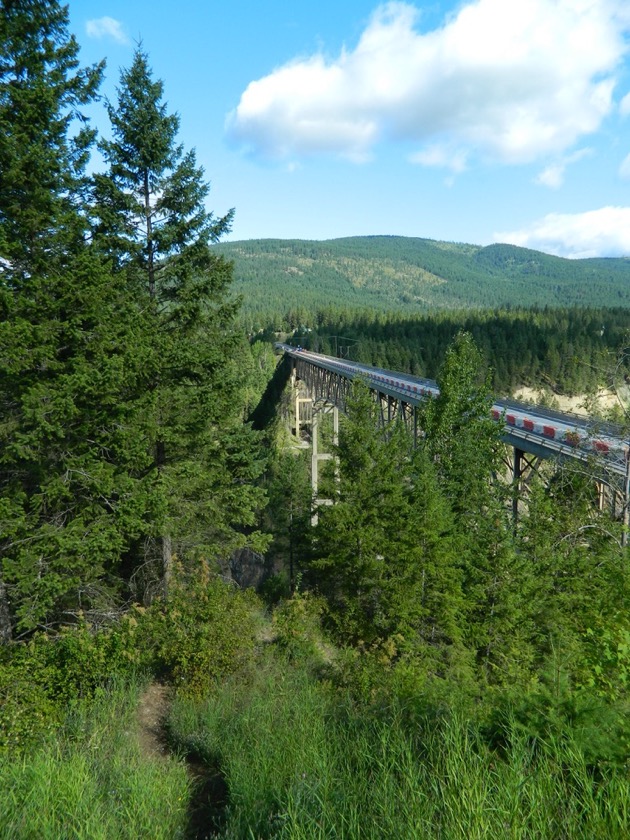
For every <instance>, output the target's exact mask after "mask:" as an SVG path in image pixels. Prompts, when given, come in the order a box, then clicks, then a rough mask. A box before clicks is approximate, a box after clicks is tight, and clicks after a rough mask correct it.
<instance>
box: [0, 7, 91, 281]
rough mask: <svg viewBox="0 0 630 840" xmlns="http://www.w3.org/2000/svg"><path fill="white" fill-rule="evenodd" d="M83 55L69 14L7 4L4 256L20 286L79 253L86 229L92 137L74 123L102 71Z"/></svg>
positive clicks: (2, 42)
mask: <svg viewBox="0 0 630 840" xmlns="http://www.w3.org/2000/svg"><path fill="white" fill-rule="evenodd" d="M78 55H79V45H78V43H77V42H76V40H75V38H74V37H73V36H71V35H69V34H68V9H67V7H66V6H62V5H61V4H60V3H59V2H57V0H51V2H47V3H42V2H41V0H19V2H8V3H3V4H2V8H1V9H0V137H1V138H2V140H1V141H0V256H2V257H3V258H4V259H5V260H8V261H9V264H10V274H11V275H13V276H14V277H19V278H21V279H22V280H24V279H25V278H26V277H27V276H28V275H31V274H33V273H34V272H39V271H41V270H42V269H44V268H45V266H46V265H47V264H48V263H49V262H50V261H51V259H52V260H58V259H61V260H63V254H64V253H67V252H69V251H72V250H76V249H77V248H78V247H79V246H80V242H81V239H82V236H83V232H84V229H85V223H84V221H82V220H81V218H80V216H79V214H77V212H76V205H75V202H74V196H75V195H76V194H77V193H78V192H79V191H80V190H81V188H82V184H83V169H84V166H85V163H86V161H87V158H88V156H89V148H90V145H91V144H92V142H93V140H94V132H92V131H90V130H89V128H88V125H87V121H84V120H81V121H75V117H76V115H77V114H78V113H79V111H80V109H81V108H82V107H83V106H85V105H86V104H88V103H89V102H91V101H93V100H94V99H95V97H96V95H97V90H98V86H99V84H100V80H101V77H102V74H103V69H104V63H101V64H100V65H95V66H93V67H89V68H85V69H80V68H79V61H78ZM77 126H78V127H79V128H78V130H76V128H77ZM75 130H76V133H73V132H74V131H75ZM7 269H8V265H4V266H3V274H4V277H3V280H0V287H1V286H2V285H3V281H4V280H6V275H7Z"/></svg>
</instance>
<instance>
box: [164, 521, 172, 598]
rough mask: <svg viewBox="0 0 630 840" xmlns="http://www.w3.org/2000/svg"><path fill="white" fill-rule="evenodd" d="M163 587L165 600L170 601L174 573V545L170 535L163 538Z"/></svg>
mask: <svg viewBox="0 0 630 840" xmlns="http://www.w3.org/2000/svg"><path fill="white" fill-rule="evenodd" d="M161 541H162V587H163V593H164V600H165V601H166V600H168V596H169V589H170V585H171V576H172V573H173V545H172V541H171V537H170V535H169V534H165V535H164V536H163V537H162V540H161Z"/></svg>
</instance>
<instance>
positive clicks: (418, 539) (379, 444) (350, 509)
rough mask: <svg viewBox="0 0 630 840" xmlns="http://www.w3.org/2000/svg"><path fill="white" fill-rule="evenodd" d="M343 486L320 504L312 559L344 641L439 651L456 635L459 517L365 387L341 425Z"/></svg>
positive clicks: (427, 464) (434, 653) (436, 655)
mask: <svg viewBox="0 0 630 840" xmlns="http://www.w3.org/2000/svg"><path fill="white" fill-rule="evenodd" d="M339 466H340V488H339V498H338V500H337V501H336V504H335V505H333V506H332V507H329V508H324V509H322V510H321V512H320V519H319V526H318V528H317V529H316V533H315V539H314V547H315V559H314V560H313V562H312V564H311V565H312V569H313V574H314V579H315V581H316V583H317V585H318V587H319V588H320V589H321V590H322V591H323V592H324V593H325V594H326V596H327V598H328V607H329V615H330V617H331V619H332V622H333V625H334V626H335V627H336V630H337V632H338V634H339V635H340V636H341V638H343V640H344V641H346V642H348V641H349V642H354V643H356V642H361V643H364V644H366V645H370V644H372V643H374V642H380V641H385V640H387V639H394V637H395V642H396V646H397V647H398V649H401V650H405V651H407V652H415V653H418V652H419V651H424V654H425V655H426V654H427V653H431V657H430V658H433V659H436V658H437V659H439V658H440V657H441V656H442V655H443V653H444V651H445V650H446V649H447V648H448V647H450V646H452V645H453V644H454V643H458V642H459V639H460V635H461V632H460V622H461V610H462V601H461V581H460V572H459V570H458V568H457V565H456V564H457V559H458V558H457V554H456V543H455V540H454V530H453V519H452V515H451V512H450V510H449V506H448V504H447V503H446V501H445V499H444V497H443V495H442V493H441V491H440V489H439V487H438V485H437V482H436V478H435V473H434V470H433V465H432V464H431V462H430V461H429V460H428V459H426V457H425V455H424V453H423V452H417V453H415V454H413V455H412V453H411V451H410V437H409V435H408V433H407V432H406V430H405V429H404V427H403V426H402V425H401V424H398V423H395V424H394V425H393V426H392V427H391V428H389V429H387V430H386V431H385V433H384V432H383V429H382V428H379V424H378V423H377V417H376V406H375V404H374V402H373V401H372V398H371V396H370V394H369V392H368V391H367V389H365V388H363V387H356V388H355V389H354V392H353V397H352V399H351V400H350V401H349V403H348V418H347V421H346V422H344V423H343V425H342V428H341V430H340V442H339Z"/></svg>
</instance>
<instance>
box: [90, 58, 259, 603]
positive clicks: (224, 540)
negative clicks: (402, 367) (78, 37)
mask: <svg viewBox="0 0 630 840" xmlns="http://www.w3.org/2000/svg"><path fill="white" fill-rule="evenodd" d="M163 93H164V86H163V83H162V82H161V81H160V80H154V78H153V74H152V71H151V68H150V66H149V62H148V56H147V54H146V53H145V52H144V51H143V50H142V48H141V47H139V48H138V49H137V50H136V52H135V54H134V59H133V63H132V65H131V67H130V68H129V69H125V70H123V71H122V74H121V82H120V87H119V89H118V101H117V103H116V104H112V103H110V104H109V107H108V110H109V115H110V120H111V123H112V135H113V136H112V140H111V141H103V142H102V143H101V149H102V151H103V154H104V157H105V161H106V163H107V164H108V170H107V172H105V173H101V174H99V175H97V176H96V178H95V189H94V197H93V198H94V203H93V208H92V216H93V220H94V227H95V240H96V242H97V244H98V246H99V247H100V248H101V249H102V250H103V251H104V252H105V253H106V254H107V255H108V257H109V258H110V259H111V260H112V261H113V264H114V266H115V268H116V269H117V271H120V272H121V273H122V275H123V276H124V277H125V280H126V283H127V284H128V286H129V288H130V289H131V290H132V291H133V294H134V298H135V303H134V306H135V308H136V309H137V310H140V311H143V312H144V311H146V312H147V313H148V319H149V321H150V335H149V341H150V348H151V359H152V362H153V368H152V371H151V379H150V382H149V384H148V390H149V391H150V393H151V394H152V395H153V403H152V405H151V406H150V409H149V410H150V416H151V418H152V423H153V436H152V439H151V441H150V446H149V449H150V451H151V457H152V465H153V467H154V472H153V476H152V477H153V487H152V492H153V494H154V496H155V497H156V499H158V500H160V503H161V507H160V512H161V514H162V515H161V518H158V517H156V520H155V528H154V535H155V536H156V537H157V540H156V542H155V544H154V545H153V546H150V545H149V546H147V547H148V549H149V551H148V552H147V553H149V555H150V559H151V560H152V561H153V563H154V569H153V570H152V580H151V579H150V580H147V581H146V582H145V588H147V589H148V590H149V591H151V590H152V591H153V592H155V591H156V589H159V588H161V589H162V591H164V592H165V593H167V592H168V582H169V577H170V574H171V571H172V564H173V556H174V554H177V556H178V557H179V558H180V560H182V561H183V560H185V559H186V558H187V557H198V556H205V557H207V556H212V557H213V558H215V559H217V560H219V559H223V558H225V557H227V556H229V554H230V552H231V551H232V550H233V549H234V548H238V547H242V546H243V545H247V544H253V545H256V544H258V545H260V544H261V538H260V535H259V534H257V533H256V531H255V528H254V527H253V526H254V525H255V524H256V516H257V510H258V508H259V507H260V505H261V503H262V501H263V494H262V493H261V492H260V491H259V490H258V489H257V488H256V487H255V486H254V479H256V478H258V476H259V475H260V473H261V471H262V467H263V459H262V457H261V454H260V450H259V442H258V440H257V438H256V437H255V436H254V435H253V434H252V433H251V431H250V430H249V428H248V427H246V426H244V425H243V422H242V420H243V415H244V412H245V411H246V410H247V408H248V406H247V405H246V404H245V403H246V402H249V399H250V397H249V395H248V394H247V392H246V386H247V382H248V380H247V376H248V373H250V374H251V373H252V372H253V368H254V367H255V366H254V364H253V361H252V360H251V357H250V356H249V353H248V352H247V348H246V347H245V346H244V343H243V338H242V336H241V335H239V333H238V332H237V330H236V329H235V325H234V318H235V314H236V311H237V308H238V302H237V301H235V300H233V299H231V298H230V296H229V287H230V284H231V282H232V265H231V263H229V262H228V261H227V260H226V259H225V258H223V257H222V256H221V255H219V254H218V253H216V251H214V250H213V249H212V248H211V247H210V246H211V245H212V244H213V243H216V242H217V241H218V240H219V239H220V238H221V237H222V236H223V235H224V234H225V233H227V232H228V231H229V230H230V226H231V222H232V216H233V212H232V211H230V212H229V213H228V214H226V215H225V216H224V217H222V218H218V219H217V218H214V217H213V215H212V213H210V212H208V211H207V209H206V205H205V199H206V197H207V194H208V192H209V186H208V184H207V183H206V182H205V181H204V178H203V170H202V169H201V168H200V167H198V166H197V164H196V160H195V154H194V152H192V151H191V152H187V153H185V152H184V150H183V148H182V147H181V146H180V145H179V144H178V142H177V133H178V131H179V117H177V115H175V114H169V113H168V111H167V105H166V103H165V102H164V100H163ZM246 533H249V534H252V536H251V538H248V536H246ZM148 568H149V567H148V566H147V567H145V570H146V569H148ZM149 577H150V575H149Z"/></svg>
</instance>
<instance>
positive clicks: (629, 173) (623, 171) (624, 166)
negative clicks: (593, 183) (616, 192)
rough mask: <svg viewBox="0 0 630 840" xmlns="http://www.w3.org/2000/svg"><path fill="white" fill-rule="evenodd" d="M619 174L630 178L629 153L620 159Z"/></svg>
mask: <svg viewBox="0 0 630 840" xmlns="http://www.w3.org/2000/svg"><path fill="white" fill-rule="evenodd" d="M619 175H620V177H621V178H630V154H628V155H626V156H625V158H624V159H623V160H622V161H621V166H620V167H619Z"/></svg>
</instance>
